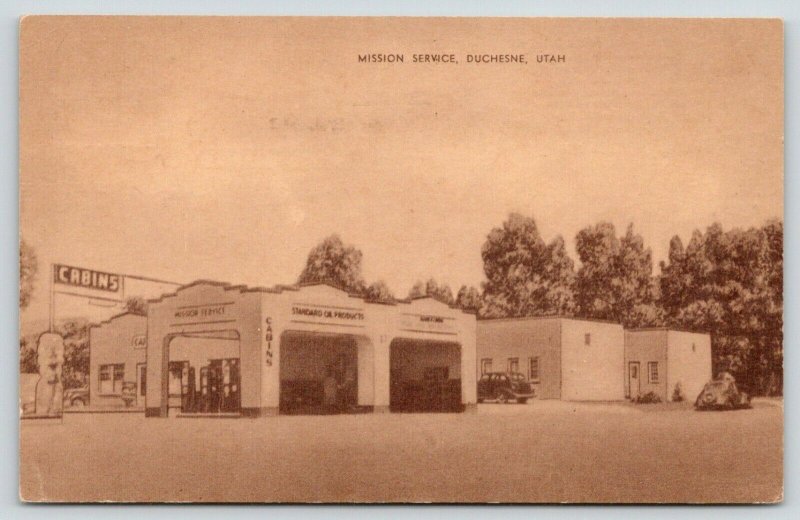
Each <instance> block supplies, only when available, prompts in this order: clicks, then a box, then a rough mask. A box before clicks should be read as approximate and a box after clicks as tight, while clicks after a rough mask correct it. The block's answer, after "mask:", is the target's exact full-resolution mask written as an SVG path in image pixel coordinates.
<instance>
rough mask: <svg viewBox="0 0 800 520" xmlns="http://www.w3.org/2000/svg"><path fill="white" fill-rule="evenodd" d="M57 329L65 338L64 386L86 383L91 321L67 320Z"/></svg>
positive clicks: (57, 326) (70, 386)
mask: <svg viewBox="0 0 800 520" xmlns="http://www.w3.org/2000/svg"><path fill="white" fill-rule="evenodd" d="M55 331H56V332H57V333H58V334H61V337H63V338H64V372H63V377H64V388H65V389H67V388H76V387H80V386H83V385H85V384H86V382H87V380H88V377H89V323H88V322H87V321H86V320H85V319H70V320H65V321H63V322H61V323H59V324H58V325H56V330H55Z"/></svg>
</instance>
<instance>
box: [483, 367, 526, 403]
mask: <svg viewBox="0 0 800 520" xmlns="http://www.w3.org/2000/svg"><path fill="white" fill-rule="evenodd" d="M533 394H534V392H533V388H531V385H530V383H528V380H527V379H525V376H524V375H522V374H520V373H518V372H489V373H487V374H483V375H482V376H481V378H480V379H479V380H478V402H479V403H482V402H483V401H485V400H487V399H494V400H495V401H497V402H498V403H507V402H509V401H512V400H516V401H517V402H518V403H526V402H527V401H528V399H531V398H533Z"/></svg>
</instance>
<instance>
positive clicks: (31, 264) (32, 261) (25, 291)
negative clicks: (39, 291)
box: [19, 240, 38, 310]
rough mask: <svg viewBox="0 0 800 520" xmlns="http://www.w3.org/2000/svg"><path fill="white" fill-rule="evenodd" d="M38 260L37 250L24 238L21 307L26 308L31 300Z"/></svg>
mask: <svg viewBox="0 0 800 520" xmlns="http://www.w3.org/2000/svg"><path fill="white" fill-rule="evenodd" d="M37 270H38V261H37V259H36V252H35V251H34V250H33V248H32V247H31V246H29V245H28V244H27V243H26V242H25V241H24V240H20V242H19V308H20V310H22V309H25V308H26V307H27V306H28V304H29V303H30V302H31V294H32V293H33V281H34V279H35V278H36V272H37Z"/></svg>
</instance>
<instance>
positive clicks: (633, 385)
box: [628, 361, 642, 399]
mask: <svg viewBox="0 0 800 520" xmlns="http://www.w3.org/2000/svg"><path fill="white" fill-rule="evenodd" d="M641 390H642V385H641V373H640V371H639V362H638V361H631V362H630V363H628V397H630V398H631V399H636V398H637V397H639V393H640V392H641Z"/></svg>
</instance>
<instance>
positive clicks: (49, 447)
mask: <svg viewBox="0 0 800 520" xmlns="http://www.w3.org/2000/svg"><path fill="white" fill-rule="evenodd" d="M644 406H645V405H642V406H630V405H622V404H588V403H561V402H558V401H551V402H548V401H534V402H531V403H529V404H528V405H496V404H485V405H480V406H479V409H478V413H476V414H475V413H473V414H371V415H351V416H301V417H298V416H281V417H269V418H259V419H207V418H203V419H199V418H175V419H145V418H144V417H143V416H141V415H138V414H89V413H82V414H67V415H66V416H65V417H64V419H63V421H60V422H59V421H41V420H26V421H23V422H22V424H21V425H20V454H21V455H20V456H21V458H20V492H21V496H22V497H23V498H24V499H26V500H36V501H38V500H48V501H97V500H112V501H212V502H248V501H259V502H267V501H268V502H276V501H277V502H307V501H310V502H332V501H333V502H338V501H344V502H352V501H355V502H365V501H366V502H371V501H380V502H397V501H400V502H407V501H410V502H429V501H433V502H442V501H444V502H471V501H479V502H754V501H757V502H763V501H767V502H772V501H776V500H779V499H780V498H781V497H782V494H783V407H782V403H781V402H780V401H778V402H758V403H755V405H754V408H753V409H751V410H740V411H735V412H695V411H693V410H692V409H691V407H690V406H672V407H669V408H668V409H664V410H655V409H653V410H647V409H646V408H644ZM654 410H655V411H654Z"/></svg>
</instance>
